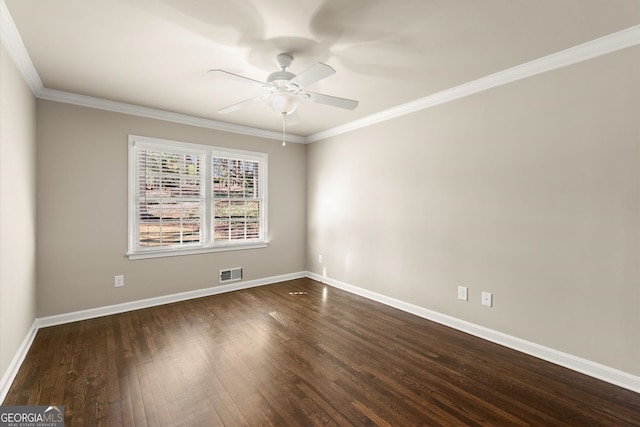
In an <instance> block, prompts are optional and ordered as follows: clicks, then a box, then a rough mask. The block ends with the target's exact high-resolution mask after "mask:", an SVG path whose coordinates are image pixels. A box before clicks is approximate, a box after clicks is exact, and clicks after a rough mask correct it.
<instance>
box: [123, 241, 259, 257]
mask: <svg viewBox="0 0 640 427" xmlns="http://www.w3.org/2000/svg"><path fill="white" fill-rule="evenodd" d="M267 246H269V244H268V243H267V242H256V243H249V244H240V245H237V244H236V245H234V244H229V245H220V246H216V247H209V248H181V249H175V248H174V249H157V250H146V251H139V252H128V253H127V254H126V256H127V257H129V260H135V259H146V258H163V257H171V256H182V255H197V254H205V253H209V252H228V251H242V250H245V249H262V248H266V247H267Z"/></svg>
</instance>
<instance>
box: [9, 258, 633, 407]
mask: <svg viewBox="0 0 640 427" xmlns="http://www.w3.org/2000/svg"><path fill="white" fill-rule="evenodd" d="M302 277H309V278H311V279H314V280H317V281H319V282H322V283H326V284H328V285H330V286H333V287H335V288H338V289H342V290H345V291H347V292H350V293H352V294H355V295H360V296H362V297H365V298H368V299H370V300H373V301H377V302H379V303H382V304H385V305H388V306H390V307H394V308H397V309H399V310H402V311H405V312H407V313H411V314H414V315H416V316H419V317H422V318H424V319H428V320H432V321H434V322H437V323H440V324H442V325H445V326H449V327H451V328H454V329H457V330H459V331H463V332H466V333H468V334H471V335H474V336H476V337H479V338H482V339H486V340H487V341H491V342H494V343H496V344H500V345H503V346H505V347H509V348H512V349H514V350H517V351H520V352H522V353H525V354H528V355H531V356H534V357H537V358H539V359H542V360H546V361H548V362H551V363H555V364H556V365H560V366H564V367H565V368H569V369H571V370H574V371H577V372H580V373H583V374H586V375H589V376H591V377H594V378H598V379H600V380H603V381H606V382H608V383H611V384H614V385H617V386H619V387H623V388H626V389H628V390H631V391H634V392H636V393H640V377H637V376H635V375H631V374H629V373H626V372H623V371H620V370H617V369H613V368H610V367H608V366H604V365H601V364H599V363H595V362H592V361H590V360H586V359H582V358H580V357H577V356H573V355H571V354H567V353H563V352H561V351H558V350H554V349H552V348H549V347H545V346H542V345H539V344H536V343H532V342H529V341H526V340H523V339H520V338H517V337H513V336H511V335H507V334H504V333H502V332H498V331H494V330H492V329H489V328H485V327H483V326H479V325H476V324H473V323H470V322H466V321H464V320H460V319H457V318H455V317H451V316H447V315H445V314H442V313H438V312H435V311H432V310H429V309H426V308H424V307H420V306H417V305H413V304H410V303H407V302H404V301H400V300H397V299H394V298H390V297H387V296H385V295H382V294H378V293H376V292H372V291H369V290H366V289H363V288H359V287H357V286H353V285H349V284H347V283H344V282H340V281H338V280H333V279H330V278H328V277H324V276H321V275H319V274H315V273H312V272H308V271H302V272H297V273H291V274H284V275H281V276H273V277H268V278H264V279H257V280H250V281H246V282H237V283H234V284H230V285H223V286H213V287H210V288H206V289H198V290H195V291H189V292H182V293H179V294H172V295H166V296H161V297H155V298H148V299H144V300H138V301H132V302H127V303H123V304H115V305H110V306H106V307H99V308H93V309H89V310H81V311H75V312H72V313H66V314H60V315H55V316H47V317H42V318H37V319H35V320H34V322H33V325H32V326H31V329H30V330H29V332H28V333H27V336H26V337H25V339H24V341H23V342H22V345H21V346H20V348H19V349H18V352H17V353H16V355H15V357H14V358H13V360H12V362H11V364H10V365H9V368H8V369H7V371H6V372H5V374H4V376H3V377H2V380H0V402H2V401H4V399H5V397H6V395H7V393H8V392H9V388H10V387H11V384H12V383H13V381H14V380H15V377H16V375H17V374H18V370H19V369H20V366H21V365H22V362H23V361H24V359H25V357H26V355H27V352H28V351H29V348H30V347H31V344H32V343H33V340H34V338H35V336H36V333H37V332H38V329H40V328H44V327H47V326H55V325H61V324H64V323H70V322H77V321H80V320H87V319H93V318H96V317H102V316H108V315H111V314H118V313H124V312H127V311H133V310H139V309H142V308H149V307H155V306H158V305H163V304H170V303H174V302H180V301H186V300H190V299H194V298H201V297H206V296H210V295H217V294H222V293H225V292H232V291H237V290H241V289H249V288H254V287H257V286H263V285H269V284H272V283H278V282H284V281H287V280H293V279H299V278H302Z"/></svg>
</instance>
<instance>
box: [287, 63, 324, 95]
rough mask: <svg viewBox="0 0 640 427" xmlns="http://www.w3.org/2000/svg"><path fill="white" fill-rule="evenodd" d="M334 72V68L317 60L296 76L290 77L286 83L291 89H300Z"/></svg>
mask: <svg viewBox="0 0 640 427" xmlns="http://www.w3.org/2000/svg"><path fill="white" fill-rule="evenodd" d="M335 72H336V70H334V69H333V68H331V67H330V66H328V65H327V64H323V63H322V62H317V63H316V64H314V65H312V66H311V67H309V68H307V69H306V70H304V71H303V72H302V73H300V74H298V75H297V76H296V77H294V78H292V79H291V80H290V81H289V83H287V87H288V88H289V89H293V90H295V89H301V88H303V87H305V86H308V85H310V84H312V83H315V82H317V81H320V80H322V79H324V78H326V77H329V76H330V75H332V74H335Z"/></svg>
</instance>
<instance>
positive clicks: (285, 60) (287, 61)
mask: <svg viewBox="0 0 640 427" xmlns="http://www.w3.org/2000/svg"><path fill="white" fill-rule="evenodd" d="M292 61H293V56H291V55H289V54H288V53H280V54H278V56H276V63H277V64H278V66H279V67H280V68H281V69H282V70H283V71H284V70H285V69H286V68H288V67H290V66H291V62H292Z"/></svg>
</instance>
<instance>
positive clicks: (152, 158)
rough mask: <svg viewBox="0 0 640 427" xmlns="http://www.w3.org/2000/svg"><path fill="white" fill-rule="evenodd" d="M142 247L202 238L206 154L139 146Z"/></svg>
mask: <svg viewBox="0 0 640 427" xmlns="http://www.w3.org/2000/svg"><path fill="white" fill-rule="evenodd" d="M135 156H136V175H137V181H138V184H137V186H136V189H137V191H136V216H137V218H138V221H139V236H138V244H139V246H140V247H171V246H181V245H189V244H201V243H202V242H203V239H202V233H201V231H202V230H201V227H200V223H201V221H202V217H203V213H204V192H203V184H204V182H203V175H202V168H201V165H202V162H203V157H204V155H203V154H194V153H184V152H177V151H171V150H167V149H164V150H159V149H155V148H149V147H136V150H135Z"/></svg>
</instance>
